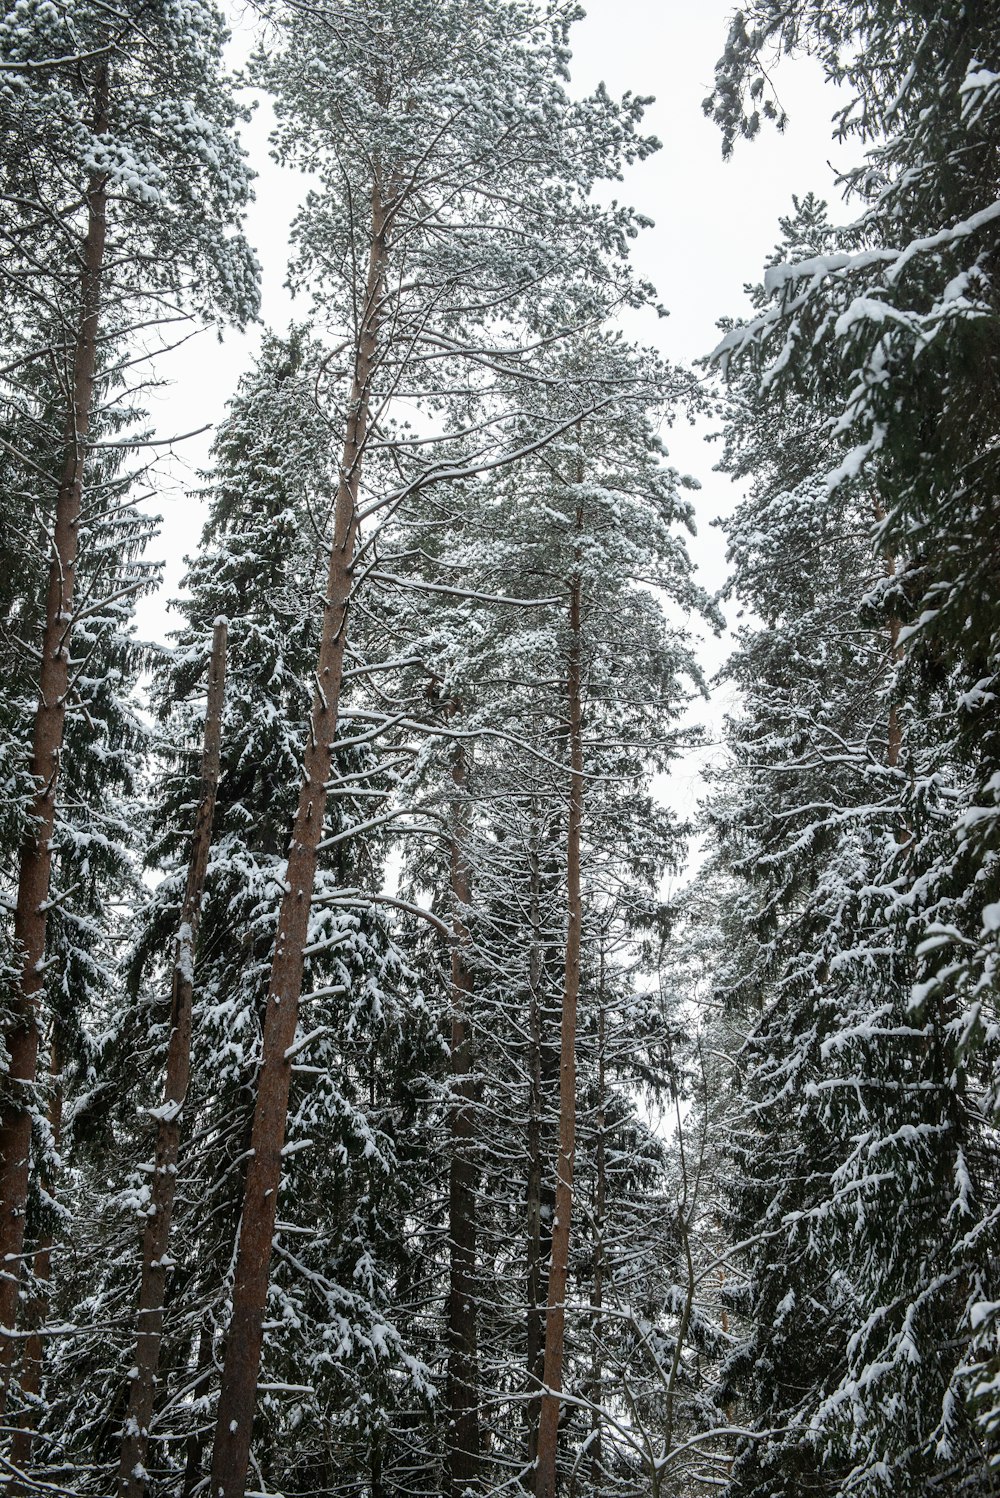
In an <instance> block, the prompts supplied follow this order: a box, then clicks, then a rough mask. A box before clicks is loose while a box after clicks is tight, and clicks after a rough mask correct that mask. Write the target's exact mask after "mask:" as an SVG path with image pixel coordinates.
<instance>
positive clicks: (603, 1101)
mask: <svg viewBox="0 0 1000 1498" xmlns="http://www.w3.org/2000/svg"><path fill="white" fill-rule="evenodd" d="M598 1005H599V1007H598V1011H597V1138H596V1141H595V1144H596V1155H597V1159H596V1162H595V1175H596V1178H597V1179H596V1186H595V1191H594V1278H593V1281H592V1283H591V1288H590V1336H591V1344H590V1345H591V1358H590V1400H591V1408H590V1486H591V1489H592V1490H593V1492H594V1493H599V1492H600V1491H601V1477H602V1467H603V1461H604V1453H603V1450H602V1446H603V1440H602V1412H601V1399H602V1397H603V1389H604V1363H603V1359H602V1357H601V1338H602V1336H603V1334H604V1322H603V1315H602V1313H603V1310H604V1219H605V1213H606V1206H607V1174H608V1172H607V1141H606V1139H605V1129H606V1126H607V1083H606V1074H605V1059H604V1058H605V1049H606V1045H607V1018H606V1014H605V1008H604V942H603V940H602V942H601V970H600V978H599V982H598Z"/></svg>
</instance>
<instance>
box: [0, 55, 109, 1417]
mask: <svg viewBox="0 0 1000 1498" xmlns="http://www.w3.org/2000/svg"><path fill="white" fill-rule="evenodd" d="M109 96H110V79H109V72H108V65H107V63H102V64H101V66H100V69H99V72H98V75H97V85H96V90H95V106H94V131H95V134H98V135H100V134H104V133H105V132H106V131H107V129H108V108H109ZM86 208H87V233H86V237H85V239H84V241H83V245H82V251H81V258H82V267H81V277H80V306H79V315H78V321H77V324H76V333H75V339H74V346H73V363H72V403H71V407H70V409H69V411H68V412H67V420H66V430H65V456H64V459H63V467H62V472H61V474H60V478H59V488H58V492H57V496H56V511H55V524H54V527H53V532H52V538H51V545H52V559H51V563H50V566H49V579H48V590H47V594H46V600H45V627H44V633H43V637H42V650H41V668H40V672H39V683H38V705H37V707H36V709H35V721H34V729H33V737H32V754H31V773H32V777H33V779H34V782H35V785H36V787H37V789H36V791H35V795H34V799H33V801H32V805H31V809H30V819H29V832H28V835H27V838H26V840H25V843H24V846H23V847H22V849H21V857H20V868H19V871H18V887H17V905H16V908H15V912H14V941H15V944H16V946H17V948H18V950H19V952H20V953H21V960H22V964H23V966H22V976H21V982H20V986H19V991H18V992H17V994H16V995H15V1013H14V1018H13V1021H12V1023H11V1024H10V1026H9V1027H8V1029H7V1032H6V1034H5V1035H4V1043H5V1045H6V1047H7V1050H8V1051H9V1053H10V1058H11V1059H10V1074H9V1078H8V1084H7V1086H8V1091H7V1096H6V1098H5V1100H4V1102H3V1105H2V1108H0V1265H2V1269H0V1401H3V1400H5V1398H6V1391H7V1387H8V1383H9V1380H10V1369H11V1360H12V1356H13V1348H14V1337H13V1333H14V1332H15V1330H16V1324H17V1305H18V1278H19V1270H20V1262H21V1255H22V1252H23V1248H24V1215H25V1208H26V1204H27V1199H28V1171H29V1156H30V1152H31V1100H32V1097H33V1094H34V1084H35V1076H36V1072H37V1066H38V1008H39V1001H40V998H41V993H42V988H43V985H44V982H45V968H44V964H45V936H46V929H47V925H48V908H49V907H48V902H49V888H50V884H51V878H52V839H53V836H54V833H55V825H56V802H57V794H58V785H59V768H60V758H61V754H62V743H63V730H64V726H65V721H66V698H67V696H68V694H69V689H70V632H71V628H72V621H73V593H74V582H75V578H76V560H77V551H78V547H79V526H80V511H81V507H82V503H83V482H84V470H85V467H86V459H87V438H88V433H89V430H90V422H91V413H92V410H93V400H94V382H95V379H96V377H97V348H98V330H99V321H100V309H101V280H102V276H103V271H104V256H105V239H106V229H107V221H106V213H107V179H106V177H105V176H92V177H91V178H90V180H89V182H88V185H87V190H86Z"/></svg>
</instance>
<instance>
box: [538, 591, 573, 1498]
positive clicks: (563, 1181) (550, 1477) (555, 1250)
mask: <svg viewBox="0 0 1000 1498" xmlns="http://www.w3.org/2000/svg"><path fill="white" fill-rule="evenodd" d="M580 612H581V579H580V576H579V574H577V575H576V576H574V578H573V580H572V582H571V584H570V602H569V627H570V644H569V671H568V673H567V677H568V679H567V705H568V709H569V743H570V770H571V773H570V787H569V824H568V830H567V847H566V897H567V906H568V914H569V922H568V929H567V933H566V969H565V980H564V987H563V1007H562V1023H561V1026H560V1032H559V1154H558V1160H557V1165H556V1210H555V1218H554V1221H553V1224H552V1260H551V1264H550V1267H549V1291H548V1303H547V1306H546V1316H545V1364H544V1371H543V1375H542V1381H543V1384H544V1388H543V1390H542V1401H541V1409H540V1411H539V1419H538V1467H537V1482H536V1487H535V1491H536V1494H537V1495H538V1498H555V1491H556V1448H557V1442H558V1431H559V1406H560V1398H559V1396H560V1393H561V1391H562V1369H563V1347H564V1332H565V1323H566V1288H567V1282H568V1279H569V1251H570V1224H571V1220H572V1210H573V1164H574V1159H575V1154H576V1015H577V1004H578V1001H579V996H580V948H581V941H582V931H583V910H582V903H581V893H580V841H581V831H582V826H583V714H582V702H581V697H582V681H581V677H582V648H581V639H580Z"/></svg>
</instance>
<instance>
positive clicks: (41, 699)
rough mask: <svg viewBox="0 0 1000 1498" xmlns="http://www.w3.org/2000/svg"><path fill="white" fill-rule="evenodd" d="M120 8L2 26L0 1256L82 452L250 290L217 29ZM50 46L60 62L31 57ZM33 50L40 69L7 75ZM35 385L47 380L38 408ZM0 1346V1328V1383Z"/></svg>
mask: <svg viewBox="0 0 1000 1498" xmlns="http://www.w3.org/2000/svg"><path fill="white" fill-rule="evenodd" d="M139 16H140V12H139V11H136V12H133V11H130V10H128V9H126V11H125V12H121V13H120V12H115V13H111V12H108V11H107V10H106V9H105V8H104V7H101V6H95V7H90V8H87V7H75V8H73V9H72V10H64V11H54V10H52V9H51V8H46V7H44V6H41V7H32V6H27V7H24V8H21V9H18V8H17V7H15V8H14V9H13V10H11V11H9V12H8V13H7V15H6V17H5V21H4V29H5V32H6V35H5V42H6V43H7V46H8V49H9V50H8V53H7V55H8V57H9V59H10V60H11V62H12V63H14V64H17V65H18V66H16V67H13V68H8V69H6V70H5V71H4V73H3V77H2V80H0V172H2V177H3V193H4V203H5V207H6V209H7V212H8V219H7V223H6V225H5V242H6V245H7V248H8V254H7V255H6V256H5V261H4V266H3V269H2V272H0V295H2V297H3V300H4V305H5V311H6V313H7V318H6V328H7V333H8V340H9V341H8V348H7V354H8V357H7V360H6V363H5V380H4V390H3V396H4V403H5V405H6V407H7V409H8V410H9V411H10V412H11V413H12V418H13V422H14V429H15V431H16V430H17V428H18V426H19V425H20V424H21V423H23V422H24V421H25V418H27V425H28V435H29V438H30V439H31V440H32V441H37V440H38V438H39V435H41V434H40V432H39V424H40V423H41V422H44V423H46V425H45V427H44V432H43V435H42V441H43V442H44V445H45V448H46V467H45V473H46V475H47V485H46V487H45V492H44V493H43V494H40V495H39V496H38V498H39V502H40V516H41V517H42V521H43V526H44V533H45V535H46V538H47V540H46V555H45V562H44V564H43V565H45V566H47V567H48V573H49V577H48V593H47V599H46V606H45V611H44V615H43V618H42V620H41V629H40V632H39V637H38V642H37V644H35V648H36V649H37V650H38V652H39V667H38V669H39V686H38V698H37V704H38V705H37V711H36V712H35V715H34V723H33V726H32V745H33V748H32V758H31V762H30V774H31V777H32V782H33V788H34V793H33V798H32V802H31V805H30V808H29V812H28V820H27V823H26V826H25V835H24V839H23V842H22V845H21V849H20V855H19V882H18V894H17V901H16V909H15V912H14V941H15V944H16V946H17V948H18V958H19V961H20V964H21V976H20V979H19V983H18V986H17V987H16V988H15V989H14V992H13V995H12V1002H11V1007H10V1011H9V1015H8V1017H7V1018H6V1020H5V1029H4V1035H5V1045H6V1048H7V1050H8V1051H9V1053H10V1066H9V1076H10V1083H9V1085H8V1087H7V1089H6V1090H5V1097H4V1101H3V1105H2V1109H0V1140H2V1149H0V1153H2V1156H3V1167H2V1173H0V1250H2V1252H3V1254H4V1255H5V1257H6V1258H7V1260H8V1262H10V1263H12V1264H15V1265H16V1264H18V1263H19V1262H20V1255H21V1250H22V1244H23V1233H24V1211H25V1203H26V1198H27V1189H28V1175H29V1145H30V1132H31V1123H30V1108H29V1107H28V1106H27V1105H26V1104H25V1102H24V1099H25V1097H26V1096H27V1095H28V1094H29V1093H30V1090H31V1088H32V1085H33V1083H34V1080H35V1075H36V1060H37V1049H38V1024H37V1017H38V1005H39V998H40V993H41V988H42V984H43V976H42V974H43V968H42V964H43V962H44V960H45V953H46V942H47V926H48V911H49V909H50V901H49V891H50V883H51V874H52V854H53V839H54V833H55V827H56V820H57V815H58V797H59V782H60V777H61V775H62V774H63V773H64V769H65V766H64V762H65V759H66V754H65V752H64V750H65V749H66V748H67V746H66V745H65V744H64V736H65V722H66V713H67V707H68V702H69V695H70V692H71V689H72V681H71V675H70V658H71V654H72V651H73V649H74V646H73V632H74V629H75V627H76V625H77V623H78V621H79V619H80V617H81V615H82V616H83V617H86V610H87V608H88V606H92V605H93V603H94V602H95V600H93V599H91V600H86V599H81V597H80V595H79V593H78V592H77V591H76V589H75V586H74V584H75V577H76V573H77V571H78V570H79V567H80V563H81V559H80V557H79V545H80V536H81V520H82V517H83V515H84V512H85V506H86V505H88V504H89V502H90V500H91V498H92V496H93V494H94V492H95V490H94V486H93V483H92V477H93V475H92V472H91V471H88V470H92V469H93V462H92V446H91V445H92V442H93V437H94V433H95V431H96V429H97V427H98V425H99V417H100V414H101V410H102V405H103V404H104V402H105V400H106V395H105V392H106V391H107V389H108V383H109V381H111V382H112V384H113V379H114V375H115V371H116V367H117V364H118V360H119V359H120V358H122V357H123V355H122V354H121V349H122V347H123V341H124V340H125V339H126V338H127V336H128V334H129V332H130V331H132V332H134V331H137V329H138V327H139V326H140V325H147V326H148V325H149V323H150V322H153V323H156V322H163V321H164V320H165V319H166V318H168V317H171V318H172V317H174V316H176V308H177V306H178V304H179V305H180V306H181V307H190V308H192V309H198V310H201V311H204V312H206V313H208V312H209V311H210V310H211V311H218V312H220V313H222V314H223V315H226V316H232V317H235V318H236V319H237V320H243V319H245V318H246V317H247V316H248V315H252V313H253V310H254V307H255V298H256V290H255V267H254V264H253V262H252V258H251V257H250V255H249V251H248V250H247V248H246V246H245V244H244V243H243V241H242V239H241V238H240V236H239V234H238V219H239V217H240V215H241V213H242V209H243V206H244V205H245V202H246V199H247V195H248V182H247V174H246V170H245V167H244V163H243V161H242V157H241V153H240V151H239V147H238V145H237V144H236V141H235V137H234V135H233V125H234V123H235V118H236V110H235V106H234V104H233V102H232V99H231V97H230V95H229V93H228V92H227V87H226V84H225V83H224V82H223V80H222V79H221V78H220V75H219V52H220V49H221V45H222V40H223V35H224V33H223V29H222V25H221V21H220V19H219V17H218V15H217V13H216V12H215V11H214V10H213V9H212V8H211V7H201V6H189V7H187V8H185V10H184V11H183V12H179V11H177V10H175V9H172V8H170V7H166V8H161V9H156V8H154V10H153V11H152V12H150V11H148V10H147V9H146V8H145V7H141V21H140V19H139ZM126 38H127V44H126ZM119 49H121V55H119ZM62 56H66V57H67V58H68V59H69V60H68V62H67V64H66V66H65V67H63V66H62V65H59V66H50V65H49V64H50V63H52V61H53V59H54V58H55V59H59V58H60V57H62ZM33 61H34V62H38V63H40V64H44V65H42V66H40V67H38V68H34V69H29V70H27V71H20V70H19V65H20V64H21V63H24V64H30V63H31V62H33ZM25 184H28V185H27V186H25ZM168 309H169V310H168ZM53 375H54V378H53ZM43 377H44V378H45V379H48V380H50V381H51V384H50V388H49V390H48V392H47V396H46V397H44V398H43V401H42V403H41V404H39V402H38V396H37V390H38V387H39V384H40V381H41V380H42V378H43ZM8 454H9V457H10V459H11V460H12V461H13V462H14V463H15V465H16V466H18V467H19V468H20V469H21V470H22V472H23V473H31V474H34V473H35V469H34V468H33V467H32V458H31V454H30V451H25V450H24V449H18V448H16V447H13V446H12V447H10V448H8ZM22 482H23V479H22ZM16 1297H17V1275H16V1274H13V1273H12V1274H10V1275H8V1276H6V1277H5V1278H4V1279H3V1281H2V1283H0V1324H2V1325H3V1327H4V1328H5V1329H6V1330H7V1332H8V1334H9V1333H10V1332H11V1331H12V1329H13V1327H14V1322H15V1311H16ZM11 1352H12V1341H11V1337H10V1335H6V1336H5V1337H4V1338H3V1341H2V1344H0V1369H2V1379H3V1385H4V1387H6V1383H7V1379H8V1377H9V1369H10V1357H11Z"/></svg>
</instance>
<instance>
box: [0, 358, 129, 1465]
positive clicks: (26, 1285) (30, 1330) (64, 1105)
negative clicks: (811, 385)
mask: <svg viewBox="0 0 1000 1498" xmlns="http://www.w3.org/2000/svg"><path fill="white" fill-rule="evenodd" d="M46 393H47V392H46V389H45V387H44V386H42V387H40V388H36V390H35V391H34V394H35V397H36V399H37V400H38V401H39V403H40V404H41V402H42V401H43V400H44V398H45V396H46ZM134 419H135V413H134V412H133V411H132V410H131V409H130V408H129V407H128V406H127V405H126V406H124V407H120V408H119V409H118V410H114V409H112V408H111V407H110V405H109V408H108V409H107V410H106V411H105V412H104V413H102V415H101V417H100V424H99V426H98V433H99V435H101V436H105V437H106V438H107V439H108V442H109V447H108V448H106V449H105V450H104V451H103V452H102V453H101V454H100V455H99V456H98V457H97V458H96V459H95V462H94V472H93V488H92V492H91V494H90V496H89V498H88V502H86V503H85V504H84V505H83V506H82V508H81V516H80V524H79V536H80V546H81V551H80V560H79V565H78V568H77V577H76V590H77V600H78V605H77V607H78V618H77V629H76V632H75V635H74V644H73V650H72V655H71V657H70V660H69V670H70V673H71V675H70V689H69V693H68V702H67V708H66V724H65V734H64V765H63V779H62V784H63V792H62V795H61V798H60V801H59V805H58V807H57V810H56V817H55V821H54V824H53V832H52V839H51V852H52V874H51V886H50V895H49V904H50V909H49V912H48V921H47V932H46V947H45V953H46V955H45V963H44V969H43V973H42V986H41V989H40V992H39V1004H38V1025H39V1029H40V1032H41V1038H42V1039H43V1041H44V1045H45V1062H44V1064H43V1067H42V1069H41V1076H40V1077H39V1086H38V1088H37V1091H36V1092H35V1094H34V1095H33V1097H32V1100H31V1104H30V1109H29V1123H30V1129H31V1136H32V1165H31V1171H30V1174H29V1178H28V1197H27V1211H26V1218H25V1224H24V1225H25V1229H26V1237H25V1239H24V1250H23V1251H24V1255H25V1279H24V1282H23V1292H24V1293H23V1296H22V1300H21V1310H22V1316H23V1323H24V1331H25V1334H26V1335H25V1337H24V1339H23V1343H22V1347H21V1359H20V1367H19V1369H18V1394H17V1396H16V1398H15V1397H11V1398H10V1399H9V1401H8V1407H7V1413H8V1419H9V1421H10V1423H11V1425H12V1426H14V1427H15V1428H16V1431H17V1433H16V1434H15V1436H14V1438H13V1441H12V1448H11V1457H12V1460H13V1462H14V1464H15V1466H16V1467H17V1468H22V1467H23V1466H24V1465H25V1464H26V1463H27V1461H28V1459H29V1457H30V1455H31V1448H32V1438H33V1432H34V1428H35V1424H36V1420H37V1418H38V1414H39V1404H38V1400H39V1394H40V1387H41V1379H42V1363H43V1349H44V1346H45V1340H44V1335H43V1334H44V1324H45V1322H46V1321H47V1320H48V1314H47V1307H48V1298H49V1288H48V1287H49V1280H50V1277H51V1274H52V1272H53V1256H54V1255H55V1256H56V1257H57V1258H58V1257H59V1256H61V1255H62V1254H63V1253H64V1252H65V1249H66V1244H67V1239H68V1237H69V1236H70V1232H71V1221H70V1218H69V1214H68V1213H67V1211H66V1205H65V1202H64V1201H63V1199H62V1198H63V1190H64V1165H65V1161H66V1157H67V1156H68V1155H69V1153H70V1152H71V1151H73V1150H75V1149H77V1148H81V1147H83V1145H84V1143H85V1141H86V1140H87V1139H88V1138H89V1137H91V1136H94V1135H95V1134H96V1135H100V1133H101V1124H100V1119H101V1114H102V1108H103V1104H104V1101H105V1100H104V1098H103V1096H102V1091H103V1087H104V1084H105V1081H106V1078H105V1076H104V1046H103V1034H104V1032H105V1031H106V1027H107V1025H108V1023H109V1019H110V1015H111V1012H112V1010H113V1007H114V1003H115V1000H116V995H117V992H118V976H117V970H116V969H117V962H118V956H119V952H120V947H121V942H122V940H123V936H124V906H125V905H127V903H128V901H129V900H130V899H132V898H134V897H135V895H136V894H137V877H136V865H135V855H136V851H137V847H136V833H135V826H134V820H133V817H132V815H131V808H132V804H133V803H134V799H135V797H136V796H137V794H138V790H139V785H140V783H141V774H142V769H143V765H144V762H145V758H146V754H147V750H148V736H147V733H146V730H145V728H144V727H143V725H142V724H141V722H140V721H139V718H138V716H137V712H136V705H135V696H134V694H135V686H136V681H137V678H138V676H139V674H140V672H141V671H142V670H143V669H144V668H145V667H146V666H147V665H148V661H149V651H148V648H144V647H142V646H140V645H139V643H138V642H137V641H136V640H135V638H134V636H133V632H132V613H133V609H134V606H135V602H136V600H137V598H139V597H140V596H141V595H142V593H143V592H145V591H148V590H149V589H150V588H152V587H153V586H154V585H155V582H156V576H157V568H156V567H155V566H153V565H152V564H150V563H149V562H147V561H145V560H144V558H143V552H144V549H145V548H146V546H147V544H148V542H149V540H150V537H151V535H152V534H153V533H154V532H155V525H156V522H155V521H154V520H152V519H151V518H149V517H148V516H144V515H142V514H141V513H140V514H137V513H136V510H135V502H136V497H137V496H136V490H137V488H138V480H139V479H142V478H144V475H142V474H140V475H138V476H137V475H135V474H133V473H130V472H129V471H128V469H127V468H126V467H125V466H124V463H123V455H122V453H121V452H120V451H117V450H116V449H115V447H114V438H115V436H116V432H117V431H118V430H119V429H120V427H121V425H122V424H123V423H126V422H132V421H134ZM20 430H21V434H23V435H26V436H27V435H30V437H31V439H32V446H31V447H30V448H29V449H27V450H28V451H30V453H31V454H32V457H33V459H34V460H35V469H34V470H27V469H26V468H25V466H22V465H21V464H20V463H17V464H13V463H12V465H11V470H10V476H11V485H10V489H9V491H8V493H9V497H10V504H9V506H8V508H7V510H6V515H5V530H6V534H5V537H4V542H5V543H6V544H5V551H6V552H7V555H8V556H9V558H10V566H8V567H4V568H3V569H2V570H3V595H4V596H3V612H4V619H5V621H6V627H5V631H4V637H3V641H2V644H0V652H2V671H3V680H4V696H3V701H4V719H5V721H4V742H5V747H6V749H7V753H8V754H9V764H10V765H11V767H12V771H13V773H12V775H11V779H10V781H9V782H8V788H7V795H8V799H7V801H6V803H5V811H6V813H7V816H8V818H9V821H7V822H6V824H5V827H4V830H3V849H4V854H5V857H4V859H3V867H4V870H5V873H8V872H9V876H10V877H11V878H13V876H14V873H15V870H16V868H17V857H18V851H19V848H20V846H21V842H22V839H23V837H24V835H25V829H26V826H27V824H28V818H29V815H30V808H31V805H32V799H33V796H34V794H35V788H34V786H33V784H32V781H31V778H30V775H29V774H28V773H27V771H28V761H29V746H30V742H31V723H32V718H33V716H34V713H35V710H36V701H37V699H36V692H37V674H36V673H37V655H36V653H35V652H34V651H33V650H32V648H31V642H32V641H33V640H34V639H36V638H37V636H38V632H39V626H40V622H41V621H42V620H43V619H44V615H45V607H46V599H45V565H44V564H45V562H46V560H47V556H46V552H45V549H44V544H43V543H41V542H34V544H32V543H33V540H34V538H33V534H32V533H33V530H34V527H35V526H36V525H37V522H38V516H39V514H40V513H43V507H44V504H45V502H46V500H47V498H48V496H47V493H46V489H45V474H46V468H47V466H48V463H47V460H49V459H51V458H52V456H53V454H52V448H51V444H49V443H48V442H47V440H46V431H47V429H46V427H45V426H44V424H43V423H42V422H39V423H37V424H33V423H32V422H31V420H30V419H29V416H27V415H26V417H25V420H24V421H23V423H22V426H21V429H20ZM4 894H5V896H6V899H5V904H7V907H8V909H9V910H13V908H14V903H15V901H14V887H13V885H12V884H11V885H10V886H8V888H7V889H5V890H4ZM17 956H18V954H17V953H16V951H14V950H10V951H9V952H8V953H5V963H4V965H5V967H6V970H7V971H6V974H5V983H4V997H5V998H7V995H8V994H9V992H10V991H11V989H13V990H14V991H15V992H16V985H17V983H18V981H19V966H18V963H17ZM60 1136H62V1137H60Z"/></svg>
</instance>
